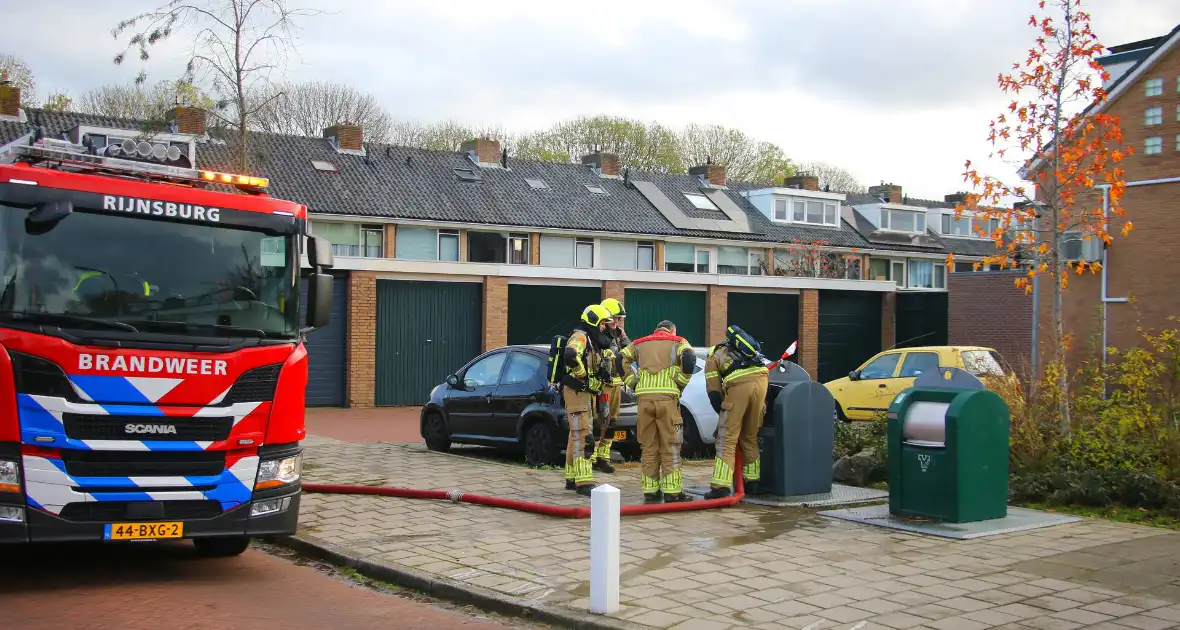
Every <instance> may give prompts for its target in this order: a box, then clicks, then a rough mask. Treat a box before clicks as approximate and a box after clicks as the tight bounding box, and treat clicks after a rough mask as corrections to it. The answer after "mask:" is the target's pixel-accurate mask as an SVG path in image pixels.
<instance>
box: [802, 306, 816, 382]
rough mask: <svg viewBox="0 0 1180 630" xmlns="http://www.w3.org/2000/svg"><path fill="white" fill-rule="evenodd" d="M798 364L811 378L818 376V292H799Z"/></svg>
mask: <svg viewBox="0 0 1180 630" xmlns="http://www.w3.org/2000/svg"><path fill="white" fill-rule="evenodd" d="M798 352H799V357H798V358H800V359H802V362H801V363H800V364H799V365H800V367H802V368H803V369H804V370H807V373H808V374H810V375H811V378H813V379H814V378H817V375H818V374H819V291H817V290H815V289H803V290H802V291H800V292H799V349H798Z"/></svg>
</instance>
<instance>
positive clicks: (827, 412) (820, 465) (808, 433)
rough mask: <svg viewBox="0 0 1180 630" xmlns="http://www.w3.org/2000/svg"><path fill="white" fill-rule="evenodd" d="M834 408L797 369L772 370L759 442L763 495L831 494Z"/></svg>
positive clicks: (822, 391) (790, 366) (787, 364)
mask: <svg viewBox="0 0 1180 630" xmlns="http://www.w3.org/2000/svg"><path fill="white" fill-rule="evenodd" d="M835 414H836V403H835V401H834V400H833V399H832V394H831V392H829V391H828V389H827V388H826V387H824V386H823V385H822V384H821V383H817V382H815V381H813V380H811V375H809V374H808V373H807V371H806V370H804V369H803V368H801V367H799V365H798V364H795V363H791V362H789V361H787V362H783V364H781V365H780V366H778V367H776V368H775V369H773V370H771V371H770V386H769V387H768V388H767V390H766V418H765V420H764V421H763V423H762V433H761V435H760V436H759V438H758V446H759V448H758V450H759V453H760V454H761V455H760V457H761V459H762V481H761V483H760V484H759V491H760V492H761V493H762V494H772V495H777V496H784V497H789V496H797V495H801V494H819V493H823V492H831V491H832V446H833V441H834V440H835V436H836V427H835V422H834V420H833V419H834V418H835Z"/></svg>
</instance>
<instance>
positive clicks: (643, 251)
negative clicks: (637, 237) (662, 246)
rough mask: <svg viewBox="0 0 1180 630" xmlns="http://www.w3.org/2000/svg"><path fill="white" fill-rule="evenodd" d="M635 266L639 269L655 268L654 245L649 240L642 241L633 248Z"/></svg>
mask: <svg viewBox="0 0 1180 630" xmlns="http://www.w3.org/2000/svg"><path fill="white" fill-rule="evenodd" d="M635 268H636V269H639V270H641V271H654V270H655V268H656V246H655V243H652V242H650V241H643V242H640V243H639V246H638V247H636V249H635Z"/></svg>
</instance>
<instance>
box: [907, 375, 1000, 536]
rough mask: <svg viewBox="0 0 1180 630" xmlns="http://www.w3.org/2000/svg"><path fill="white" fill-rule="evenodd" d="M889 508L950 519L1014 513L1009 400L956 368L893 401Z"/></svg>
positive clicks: (924, 379)
mask: <svg viewBox="0 0 1180 630" xmlns="http://www.w3.org/2000/svg"><path fill="white" fill-rule="evenodd" d="M888 418H889V512H890V514H893V515H895V516H908V517H924V518H928V519H932V520H938V521H944V522H949V523H970V522H975V521H985V520H990V519H996V518H1004V517H1005V516H1007V515H1008V453H1009V445H1008V435H1009V427H1010V417H1009V410H1008V405H1007V403H1005V402H1004V399H1003V398H1001V397H1000V396H999V395H998V394H996V393H995V392H993V391H990V390H988V389H985V388H984V387H983V384H982V383H980V382H979V379H976V378H975V377H974V376H972V375H970V374H968V373H967V372H965V371H963V370H959V369H958V368H939V370H938V371H932V372H930V373H929V374H928V375H922V376H919V378H918V379H917V380H916V381H915V382H914V386H913V387H910V388H908V389H906V390H904V391H902V392H901V393H899V394H898V395H897V396H896V397H895V398H894V399H893V402H892V403H891V404H890V405H889V412H888Z"/></svg>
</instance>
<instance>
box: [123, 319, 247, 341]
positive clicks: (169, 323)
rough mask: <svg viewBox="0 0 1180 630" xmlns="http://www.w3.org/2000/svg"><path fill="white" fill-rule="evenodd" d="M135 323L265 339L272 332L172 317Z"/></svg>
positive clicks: (142, 325)
mask: <svg viewBox="0 0 1180 630" xmlns="http://www.w3.org/2000/svg"><path fill="white" fill-rule="evenodd" d="M134 321H135V324H136V325H138V326H140V327H145V326H147V327H155V328H171V329H173V330H176V329H179V330H181V331H184V332H192V331H193V330H195V329H205V330H213V331H216V332H221V333H234V334H239V335H249V336H251V337H258V338H259V339H265V338H267V337H270V336H271V334H270V333H268V332H266V331H265V330H261V329H258V328H246V327H244V326H230V325H228V324H203V323H193V322H178V321H175V320H171V319H140V320H134Z"/></svg>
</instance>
